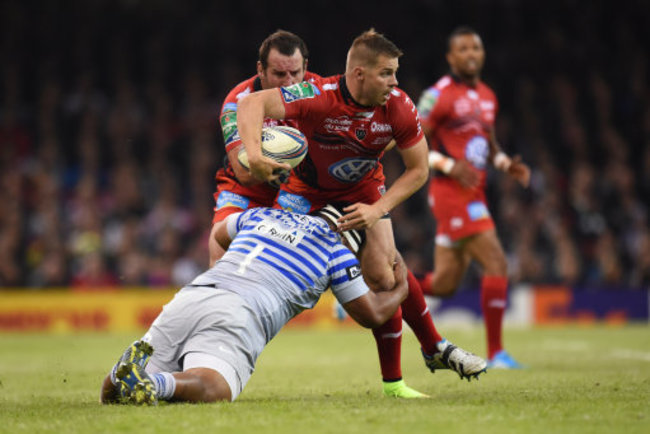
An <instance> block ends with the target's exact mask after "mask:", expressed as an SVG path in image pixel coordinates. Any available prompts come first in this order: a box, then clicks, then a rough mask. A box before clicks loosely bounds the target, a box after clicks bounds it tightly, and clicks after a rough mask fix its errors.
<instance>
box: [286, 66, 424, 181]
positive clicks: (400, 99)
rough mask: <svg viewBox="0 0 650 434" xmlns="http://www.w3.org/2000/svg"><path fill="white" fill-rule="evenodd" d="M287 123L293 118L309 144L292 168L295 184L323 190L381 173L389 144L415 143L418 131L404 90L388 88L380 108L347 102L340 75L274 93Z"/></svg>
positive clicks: (352, 101)
mask: <svg viewBox="0 0 650 434" xmlns="http://www.w3.org/2000/svg"><path fill="white" fill-rule="evenodd" d="M278 92H280V93H281V95H282V100H283V102H284V107H285V110H286V115H285V116H286V118H287V119H296V120H297V121H298V122H299V124H300V131H302V132H303V133H304V134H305V136H306V137H307V140H308V142H309V148H308V149H309V151H308V155H307V157H306V158H305V160H304V161H303V162H302V163H301V164H300V165H299V166H298V167H297V168H296V169H295V173H296V175H297V176H298V177H300V179H302V180H303V181H304V182H306V183H307V184H308V185H310V186H312V187H317V188H321V189H324V190H346V189H349V188H350V186H351V185H353V184H355V183H357V182H359V181H360V180H362V179H364V178H366V177H368V176H371V174H373V173H376V171H381V170H382V166H381V164H380V163H379V159H380V158H381V157H382V155H383V153H384V149H385V148H386V145H388V143H389V142H390V141H391V140H392V139H395V141H396V142H397V146H398V147H399V148H400V149H406V148H409V147H411V146H413V145H415V144H416V143H418V142H419V141H420V140H421V139H422V137H423V132H422V128H421V126H420V121H419V119H418V116H417V110H416V109H415V106H414V104H413V102H412V101H411V99H410V98H409V97H408V95H406V93H404V91H402V90H400V89H398V88H395V89H393V91H392V93H391V96H390V98H389V99H388V102H387V103H386V104H385V105H383V106H377V107H365V106H362V105H359V104H358V103H357V102H355V101H354V100H353V99H352V96H351V95H350V92H349V90H348V88H347V86H346V83H345V76H344V75H336V76H331V77H327V78H320V79H316V80H314V81H313V82H312V83H307V82H302V83H298V84H295V85H293V86H289V87H283V88H280V89H278Z"/></svg>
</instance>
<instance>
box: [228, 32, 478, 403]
mask: <svg viewBox="0 0 650 434" xmlns="http://www.w3.org/2000/svg"><path fill="white" fill-rule="evenodd" d="M401 54H402V52H401V51H400V50H399V49H398V48H397V47H396V46H395V45H394V44H393V43H392V42H391V41H389V40H388V39H386V38H385V37H384V36H383V35H381V34H379V33H377V32H375V31H374V30H369V31H367V32H364V33H363V34H362V35H360V36H359V37H357V38H356V39H355V40H354V42H353V43H352V46H351V48H350V50H349V51H348V57H347V63H346V72H345V74H343V75H336V76H332V77H327V78H319V79H316V80H314V81H313V82H312V83H308V82H303V83H299V84H295V85H293V86H288V87H283V88H280V89H273V90H267V91H261V92H256V93H254V94H251V95H249V96H248V97H246V98H245V99H243V100H242V101H241V102H240V106H239V114H238V127H239V132H240V135H241V140H242V142H243V143H244V146H245V147H246V152H247V154H248V159H249V164H250V168H251V169H250V170H251V173H252V174H253V175H254V176H255V177H257V178H259V179H262V180H266V181H274V180H276V179H277V177H278V175H277V171H278V170H287V169H289V167H288V165H286V164H281V163H278V162H276V161H274V160H272V159H270V158H267V157H264V156H263V155H262V153H261V148H260V146H261V145H260V136H261V128H262V125H263V120H264V118H267V117H271V118H273V119H285V118H288V119H295V120H297V121H298V122H299V123H300V130H301V131H302V132H303V133H304V134H305V136H307V139H308V141H309V151H308V155H307V157H306V158H305V160H304V161H303V162H302V163H301V164H300V165H299V166H298V167H297V168H296V169H295V170H294V172H292V175H291V176H290V177H289V181H288V183H286V184H282V186H281V187H280V192H279V194H278V199H277V204H278V206H279V207H282V208H284V209H288V210H292V211H296V212H301V213H309V212H311V211H313V210H315V209H319V208H321V207H322V206H324V205H325V204H326V203H330V202H337V203H343V204H347V205H348V206H347V207H345V208H344V211H345V212H346V214H345V215H343V216H342V217H341V218H340V219H339V220H338V222H339V225H340V226H339V229H340V230H342V231H345V230H349V229H365V230H366V236H367V241H366V243H367V245H366V248H365V249H364V252H363V255H362V257H361V264H362V266H361V268H362V270H363V276H364V278H365V279H366V281H367V282H368V284H369V286H370V287H371V288H372V289H373V290H375V291H382V290H387V289H390V288H392V287H393V286H394V284H395V278H394V275H393V263H394V261H395V260H396V258H397V252H396V249H395V241H394V238H393V230H392V225H391V220H390V218H389V216H388V212H389V211H390V210H392V209H393V208H394V207H395V206H397V205H398V204H399V203H401V202H402V201H404V200H405V199H406V198H408V197H409V196H410V195H412V194H413V193H414V192H415V191H416V190H418V189H419V188H420V187H421V186H422V185H423V184H424V182H425V181H426V180H427V178H428V167H427V164H426V158H427V144H426V139H425V138H424V135H423V133H422V130H421V128H420V123H419V121H418V117H417V112H416V109H415V106H414V105H413V103H412V102H411V100H410V99H409V97H408V96H407V95H406V94H405V93H404V92H403V91H401V90H400V89H398V88H397V77H396V74H397V69H398V66H399V61H398V59H399V57H400V56H401ZM393 140H394V141H395V142H396V144H397V149H398V151H399V152H400V155H401V157H402V160H403V162H404V164H405V167H406V169H405V171H404V172H403V173H402V174H401V175H400V177H399V178H398V179H397V180H396V181H395V183H394V184H393V185H392V186H391V187H390V188H389V189H388V190H386V188H385V186H384V179H385V178H384V174H383V169H382V165H381V163H380V162H379V160H380V158H381V157H382V155H383V152H384V150H385V148H386V146H387V145H388V144H389V143H390V142H391V141H393ZM407 276H408V283H409V297H408V298H407V299H406V300H405V302H404V303H403V304H402V309H401V311H399V310H398V312H397V313H396V315H395V316H394V317H393V318H391V320H389V321H388V322H387V323H386V324H384V325H383V326H382V327H380V328H377V329H374V330H373V333H374V335H375V338H376V341H377V346H378V350H379V354H380V361H381V369H382V376H383V380H384V393H385V394H386V395H388V396H399V397H405V398H411V397H420V396H422V394H420V393H419V392H417V391H415V390H413V389H410V388H408V387H407V386H406V385H405V384H404V382H403V380H402V373H401V364H400V349H401V331H402V329H401V327H402V314H403V316H404V319H405V320H406V321H407V323H408V324H409V326H411V328H412V329H413V331H414V332H415V334H416V336H417V337H418V340H419V341H420V344H421V346H422V352H423V355H424V357H425V362H426V364H427V366H428V367H429V369H431V370H432V371H434V370H435V369H437V368H440V366H437V365H436V363H435V362H434V361H433V360H434V356H435V355H436V354H441V353H444V351H445V349H446V348H447V346H448V345H450V344H449V343H448V342H447V341H446V340H443V339H442V337H441V336H440V335H439V334H438V332H437V331H436V329H435V326H434V324H433V321H432V319H431V316H430V315H428V314H427V313H428V309H427V307H426V303H425V301H424V297H423V296H422V290H421V289H420V287H419V284H418V282H417V280H416V279H415V278H414V277H413V275H412V273H410V272H409V273H408V275H407ZM475 366H478V365H475ZM459 369H460V370H461V371H462V370H463V368H462V367H460V368H459ZM457 372H458V370H457ZM462 375H463V374H462V373H461V376H462Z"/></svg>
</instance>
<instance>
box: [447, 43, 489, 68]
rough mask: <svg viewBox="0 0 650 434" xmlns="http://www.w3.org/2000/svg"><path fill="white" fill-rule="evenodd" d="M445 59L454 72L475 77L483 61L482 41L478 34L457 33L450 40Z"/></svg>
mask: <svg viewBox="0 0 650 434" xmlns="http://www.w3.org/2000/svg"><path fill="white" fill-rule="evenodd" d="M447 61H448V62H449V65H450V66H451V70H452V72H453V73H454V74H457V75H459V76H461V77H463V78H475V77H477V76H478V75H479V74H480V73H481V68H483V62H484V61H485V50H484V49H483V42H482V41H481V38H480V37H479V36H478V35H458V36H456V37H455V38H453V39H452V41H451V46H450V47H449V52H448V53H447Z"/></svg>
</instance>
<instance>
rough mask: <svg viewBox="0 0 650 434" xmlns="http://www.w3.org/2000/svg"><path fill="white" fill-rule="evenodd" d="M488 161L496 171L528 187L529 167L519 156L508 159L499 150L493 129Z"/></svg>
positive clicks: (490, 137) (499, 146)
mask: <svg viewBox="0 0 650 434" xmlns="http://www.w3.org/2000/svg"><path fill="white" fill-rule="evenodd" d="M489 143H490V160H491V161H492V164H494V167H496V168H497V169H498V170H500V171H502V172H505V173H507V174H509V175H510V176H512V177H513V178H515V179H516V180H517V181H519V183H520V184H521V185H522V186H524V187H528V184H529V183H530V167H528V165H527V164H526V163H524V162H523V161H521V157H520V156H519V155H515V156H514V157H512V158H510V157H509V156H508V155H507V154H506V153H505V152H503V151H502V150H501V145H499V142H498V141H497V137H496V134H495V132H494V129H492V130H491V131H490V136H489Z"/></svg>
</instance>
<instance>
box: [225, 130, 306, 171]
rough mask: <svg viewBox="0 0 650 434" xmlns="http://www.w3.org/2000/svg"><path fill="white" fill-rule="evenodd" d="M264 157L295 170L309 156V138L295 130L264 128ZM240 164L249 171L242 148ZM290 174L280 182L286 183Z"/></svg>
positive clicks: (246, 156)
mask: <svg viewBox="0 0 650 434" xmlns="http://www.w3.org/2000/svg"><path fill="white" fill-rule="evenodd" d="M262 155H264V156H265V157H269V158H272V159H274V160H275V161H279V162H281V163H287V164H288V165H289V166H291V168H292V169H293V168H294V167H296V166H297V165H298V164H300V162H301V161H302V160H303V159H304V158H305V155H307V138H306V137H305V135H304V134H303V133H301V132H300V131H298V130H297V129H295V128H291V127H286V126H275V127H266V128H262ZM237 159H238V160H239V163H240V164H241V165H242V166H243V167H245V168H246V169H249V168H250V166H249V165H248V155H247V154H246V149H245V148H244V147H242V148H241V149H240V151H239V154H238V155H237ZM288 177H289V172H286V171H283V173H281V174H280V182H286V180H287V178H288Z"/></svg>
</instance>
